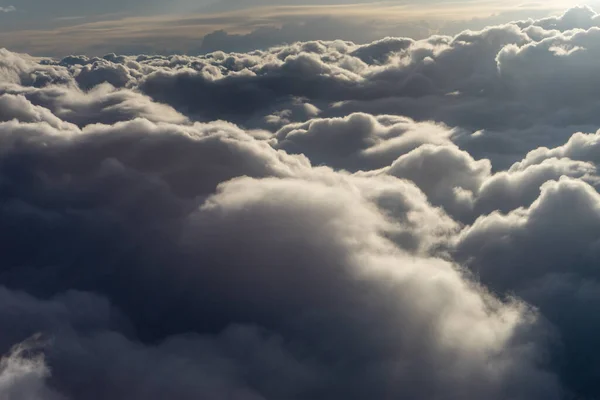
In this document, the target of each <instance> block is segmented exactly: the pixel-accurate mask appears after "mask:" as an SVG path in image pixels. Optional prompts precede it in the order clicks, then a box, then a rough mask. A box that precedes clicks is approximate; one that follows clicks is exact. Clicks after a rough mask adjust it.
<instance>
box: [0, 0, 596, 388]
mask: <svg viewBox="0 0 600 400" xmlns="http://www.w3.org/2000/svg"><path fill="white" fill-rule="evenodd" d="M599 26H600V17H599V16H598V15H597V14H595V13H594V12H593V11H592V10H591V9H588V8H585V7H579V8H574V9H571V10H568V11H567V12H566V13H565V14H564V15H562V16H559V17H552V18H545V19H540V20H533V19H531V20H524V21H518V22H514V23H510V24H506V25H497V26H489V27H487V28H485V29H483V30H481V31H464V32H461V33H460V34H458V35H456V36H441V35H436V36H431V37H428V38H426V39H423V40H414V39H407V38H396V37H387V38H383V39H380V40H376V41H373V42H371V43H368V44H363V45H358V44H355V43H353V42H349V41H342V40H336V41H325V40H315V41H305V42H296V43H293V44H290V45H286V46H279V47H272V48H270V49H268V50H256V51H250V52H245V53H225V52H222V51H215V52H212V53H208V54H206V55H203V56H197V57H193V56H184V55H174V56H151V55H138V56H119V55H116V54H108V55H106V56H104V57H102V58H89V57H85V56H69V57H66V58H64V59H61V60H55V59H40V58H34V57H30V56H26V55H20V54H17V53H13V52H10V51H8V50H2V51H0V250H1V254H2V262H1V264H0V266H1V267H0V326H2V330H1V333H0V353H1V354H4V356H3V358H2V359H1V360H0V397H1V398H3V399H4V398H6V399H24V398H26V399H35V400H59V399H60V400H69V399H83V400H88V399H89V400H100V399H116V400H120V399H123V400H125V399H127V400H129V399H149V400H152V399H165V398H181V399H197V398H206V399H223V398H231V399H236V400H260V399H289V400H305V399H311V400H320V399H323V400H325V399H338V398H339V399H389V398H403V399H404V398H405V399H415V400H417V399H419V400H420V399H438V398H444V399H456V400H459V399H465V398H476V399H480V398H481V399H483V398H485V399H492V400H494V399H496V400H505V399H517V400H519V399H523V400H531V399H540V400H541V399H544V400H546V399H557V400H558V399H571V398H592V399H593V398H600V390H599V389H598V385H597V384H596V382H597V380H598V378H599V376H598V375H599V373H598V370H599V368H600V351H598V350H597V349H598V348H599V346H600V341H599V339H598V336H597V334H596V331H597V328H598V327H600V319H599V318H598V317H597V316H596V309H597V307H598V306H600V274H599V273H598V271H597V265H598V261H599V260H600V247H599V240H600V194H598V191H597V188H598V185H599V184H600V176H599V175H598V171H597V168H598V164H600V133H598V132H596V130H597V129H598V127H599V126H600V120H599V119H598V118H599V117H598V113H597V112H596V109H597V107H598V99H597V96H596V92H597V90H596V89H597V87H598V83H599V81H598V77H597V70H598V63H599V61H598V60H600V57H598V56H599V55H600V54H597V53H598V50H599V49H600V28H599ZM594 132H596V133H594Z"/></svg>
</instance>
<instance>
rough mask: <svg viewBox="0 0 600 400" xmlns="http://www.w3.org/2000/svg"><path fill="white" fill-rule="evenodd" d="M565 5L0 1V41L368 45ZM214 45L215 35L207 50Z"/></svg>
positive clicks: (197, 46)
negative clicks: (220, 35) (218, 37)
mask: <svg viewBox="0 0 600 400" xmlns="http://www.w3.org/2000/svg"><path fill="white" fill-rule="evenodd" d="M589 4H591V3H589ZM571 5H572V2H570V1H567V0H550V1H545V2H539V3H535V2H529V3H527V2H522V0H508V1H499V0H462V1H444V0H429V1H418V2H413V1H410V0H404V1H400V0H396V1H394V0H392V1H358V0H357V1H348V0H330V1H329V2H322V1H314V2H307V1H300V0H244V1H238V0H235V1H232V0H217V1H214V0H205V1H203V0H174V1H169V2H165V1H164V0H107V1H102V2H100V1H92V0H84V1H79V0H78V1H75V0H56V1H52V2H48V1H42V0H19V2H18V3H15V2H10V1H9V0H2V2H0V10H3V12H0V40H2V43H4V44H5V46H7V47H10V48H11V49H13V50H15V51H20V52H26V53H29V54H36V55H43V56H65V55H68V54H72V53H76V54H86V55H103V54H105V53H109V52H120V53H127V54H137V53H141V52H147V53H166V52H172V53H181V52H186V53H198V52H202V51H205V50H206V49H207V48H206V46H205V47H203V45H202V43H203V42H204V38H205V36H206V35H210V34H212V33H215V32H220V31H225V32H226V33H228V34H234V35H235V34H237V35H248V34H252V32H253V31H256V30H259V31H260V29H261V28H265V27H281V26H288V27H289V26H290V25H297V24H300V25H304V24H309V25H310V28H309V29H299V31H300V32H287V31H286V32H284V33H283V34H282V35H280V36H281V38H282V40H285V41H296V40H314V39H316V38H326V39H335V38H343V39H348V40H352V41H355V42H361V43H367V42H370V41H372V40H375V39H376V38H379V37H384V36H408V37H412V38H424V37H426V36H429V35H430V34H433V33H446V34H455V33H458V32H459V31H461V30H464V29H481V28H483V27H484V26H486V25H488V24H489V23H505V22H509V21H512V20H515V19H525V18H529V17H543V16H547V15H552V14H556V13H560V12H562V11H563V10H564V9H565V8H567V7H569V6H571ZM484 21H485V22H484ZM290 29H293V28H289V29H288V30H290ZM284 31H285V29H284ZM311 35H312V36H311ZM259 36H260V35H254V37H252V38H247V39H246V41H250V42H252V43H253V44H254V46H256V48H259V47H264V46H267V47H268V46H271V45H274V44H279V43H274V39H273V38H268V37H267V38H263V37H259ZM236 39H237V40H236ZM212 40H214V35H213V36H211V37H209V39H208V40H207V42H208V43H209V44H208V47H210V46H213V43H212ZM243 42H244V38H234V39H230V40H229V41H228V42H227V43H219V45H218V46H219V47H220V48H221V50H234V51H236V50H240V49H241V50H252V49H251V48H250V47H252V46H251V45H250V44H246V43H243ZM226 46H227V47H228V48H225V47H226ZM211 49H212V48H211Z"/></svg>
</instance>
